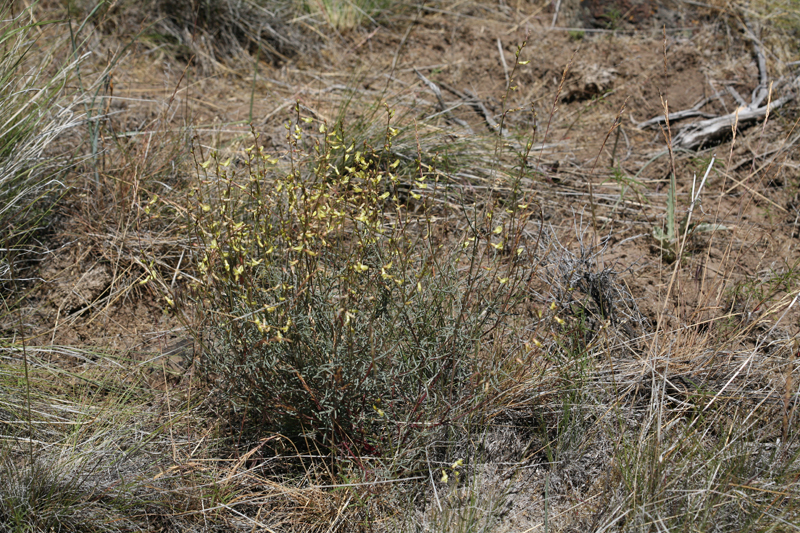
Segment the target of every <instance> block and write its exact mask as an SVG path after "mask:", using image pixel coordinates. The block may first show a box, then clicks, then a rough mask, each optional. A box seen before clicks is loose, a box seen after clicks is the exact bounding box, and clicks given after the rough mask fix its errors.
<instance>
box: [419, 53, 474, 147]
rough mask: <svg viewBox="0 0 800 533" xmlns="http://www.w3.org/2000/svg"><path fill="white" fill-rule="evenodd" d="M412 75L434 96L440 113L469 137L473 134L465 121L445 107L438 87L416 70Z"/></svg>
mask: <svg viewBox="0 0 800 533" xmlns="http://www.w3.org/2000/svg"><path fill="white" fill-rule="evenodd" d="M414 73H416V75H417V77H419V79H420V80H422V83H424V84H425V85H426V86H427V87H428V89H430V90H431V92H432V93H433V94H434V95H435V96H436V100H437V101H438V102H439V108H440V110H441V112H442V113H444V114H445V115H447V117H448V118H449V119H450V120H452V121H453V122H455V123H456V124H458V125H459V126H461V127H462V128H465V129H466V130H468V131H469V133H470V135H471V134H472V133H473V131H472V128H470V127H469V124H467V123H466V122H465V121H463V120H461V119H460V118H458V117H456V116H455V115H453V113H452V111H450V108H448V107H447V106H446V105H445V103H444V98H442V91H441V90H440V89H439V87H438V86H437V85H436V84H435V83H433V82H432V81H431V80H429V79H428V78H426V77H425V76H424V75H423V74H422V72H420V71H419V70H417V69H416V68H415V69H414Z"/></svg>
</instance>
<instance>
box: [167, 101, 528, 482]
mask: <svg viewBox="0 0 800 533" xmlns="http://www.w3.org/2000/svg"><path fill="white" fill-rule="evenodd" d="M287 128H288V135H287V139H288V149H287V151H286V152H285V153H281V154H278V153H269V152H268V151H267V150H265V149H264V148H263V147H261V146H259V143H258V137H257V136H255V139H254V143H253V145H252V146H250V147H247V148H246V149H244V150H243V152H242V156H241V158H240V161H239V163H238V164H237V163H236V162H235V161H234V159H233V158H232V157H231V158H229V157H227V156H223V155H221V154H219V153H216V152H213V153H211V154H210V155H208V154H203V153H201V151H200V150H199V149H196V150H195V155H196V157H197V160H198V182H197V186H196V187H195V188H194V190H193V200H194V205H193V207H191V209H190V211H191V224H192V225H193V227H194V231H195V232H196V236H197V242H198V244H199V247H198V250H197V257H196V261H197V264H198V269H199V272H200V274H201V276H202V280H201V281H200V282H199V283H197V284H195V285H194V287H193V288H192V289H191V291H188V293H186V294H184V295H179V294H174V295H170V296H168V297H167V298H168V303H169V304H170V305H175V306H176V307H177V308H179V309H180V310H182V311H184V313H183V316H187V314H188V312H187V311H188V310H189V309H190V306H188V305H182V304H189V303H193V304H194V307H191V308H193V309H196V310H198V313H199V317H198V318H199V319H198V320H197V321H195V322H192V323H189V321H188V319H187V323H189V324H190V326H191V327H192V329H193V331H194V333H195V334H196V336H197V337H198V338H200V339H202V342H203V344H204V350H203V357H202V360H201V363H202V365H201V366H202V369H203V370H204V371H205V372H206V374H207V375H208V376H209V378H211V379H213V380H214V382H215V384H216V386H217V387H218V390H219V391H220V392H221V394H222V396H223V397H224V399H225V400H227V402H228V403H229V405H230V408H231V411H230V412H231V413H232V416H233V417H234V420H236V425H237V427H239V425H240V424H242V425H244V426H245V427H247V428H250V429H251V430H254V431H257V432H258V433H259V434H263V433H265V432H266V433H272V434H276V433H279V434H282V435H284V436H286V437H288V438H290V439H292V440H293V441H295V443H296V444H297V445H298V446H302V447H306V448H307V449H308V448H309V447H310V449H316V450H328V451H329V452H332V453H334V454H336V455H339V456H346V457H353V458H357V457H363V456H380V457H389V458H391V461H392V462H393V465H394V466H392V467H391V468H392V469H395V468H401V469H405V468H413V464H412V463H413V461H411V462H408V459H411V458H413V456H414V455H415V454H417V455H418V454H419V453H421V452H420V439H423V440H424V439H425V436H426V435H428V436H430V434H431V432H436V431H438V430H440V429H441V430H443V431H447V430H448V429H450V428H452V426H453V425H457V424H462V423H465V421H466V419H467V418H468V417H469V413H472V412H475V410H476V409H477V406H479V405H480V404H481V403H482V402H484V401H487V398H490V397H491V396H492V395H494V394H497V393H496V392H495V391H498V390H500V387H499V386H498V383H499V382H500V381H501V380H502V379H504V374H503V372H501V371H495V372H488V371H486V369H487V368H491V367H492V366H493V364H492V363H491V361H488V360H487V359H486V357H487V355H486V353H485V350H484V344H490V345H492V346H493V348H492V353H494V354H500V353H502V352H503V350H502V347H501V346H500V345H501V344H502V343H503V342H506V340H505V339H509V342H510V339H511V338H513V335H512V332H513V328H514V325H513V324H512V322H511V316H512V315H511V313H510V312H509V310H510V309H511V308H512V307H513V305H514V304H515V298H516V296H515V291H516V292H519V291H517V289H518V286H519V284H520V283H521V280H522V278H523V273H522V268H521V266H519V262H517V261H513V260H510V259H509V258H508V256H509V255H512V256H513V255H514V252H513V250H514V249H515V248H514V245H515V244H514V243H515V242H517V241H518V240H519V235H520V233H521V232H520V231H519V230H518V229H515V226H514V223H513V220H515V219H512V218H511V217H510V216H509V215H507V214H506V212H505V210H503V212H502V213H498V214H496V215H494V218H492V215H491V214H489V213H484V214H483V215H478V214H476V215H475V216H474V217H469V220H466V221H464V224H463V225H462V228H463V229H462V230H461V231H462V232H463V238H462V239H460V240H459V241H458V242H455V243H453V244H448V245H445V244H442V243H441V242H439V241H437V240H436V239H435V237H434V236H433V235H432V230H431V217H432V215H431V212H433V211H434V207H432V206H435V204H433V202H430V201H429V200H430V199H431V198H432V197H434V196H435V194H436V191H437V186H438V185H437V181H436V177H435V175H436V174H435V172H434V173H429V172H423V171H422V168H420V172H419V174H418V176H417V178H416V179H415V180H414V184H413V186H412V187H413V188H412V189H411V194H413V195H415V196H417V197H418V198H419V199H420V202H421V203H422V204H423V208H421V209H417V212H418V213H421V214H416V215H415V214H413V213H412V212H410V211H409V210H407V209H406V208H405V206H404V205H403V203H402V200H401V199H400V198H399V197H398V191H397V185H398V183H399V181H400V179H399V178H398V177H397V176H396V174H395V173H394V170H395V169H396V168H397V166H398V165H399V161H398V160H396V159H393V158H391V157H385V155H386V154H391V145H392V141H393V139H394V138H395V136H396V135H397V133H398V130H397V129H396V128H395V127H394V126H393V125H392V124H391V123H390V122H387V124H386V129H385V136H384V143H383V146H380V147H378V148H372V147H369V146H367V145H362V146H356V145H354V144H351V145H349V146H347V145H343V144H342V143H343V141H342V139H343V136H342V134H341V132H342V131H343V128H342V127H339V128H333V127H329V126H328V125H327V124H325V123H324V122H323V123H321V122H317V121H315V120H314V119H312V118H310V117H304V116H301V115H300V107H299V106H298V107H297V108H296V116H295V118H294V120H293V121H292V122H290V123H287ZM309 128H313V129H314V131H316V132H318V133H319V134H321V137H320V138H318V141H317V142H315V143H311V144H304V143H303V142H302V141H303V139H304V137H305V136H306V135H307V130H308V129H309ZM345 128H346V126H345ZM426 202H427V203H426ZM503 217H505V220H506V222H503V220H501V219H502V218H503ZM489 224H491V225H489ZM509 249H510V250H512V252H511V253H510V254H509V253H507V250H509ZM197 324H200V325H197ZM499 332H504V334H503V335H501V334H499Z"/></svg>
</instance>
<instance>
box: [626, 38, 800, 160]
mask: <svg viewBox="0 0 800 533" xmlns="http://www.w3.org/2000/svg"><path fill="white" fill-rule="evenodd" d="M744 34H745V36H746V37H747V38H748V39H749V40H750V42H751V43H752V45H753V54H754V55H755V59H756V64H757V65H758V85H757V86H756V88H755V89H753V92H752V94H751V96H750V102H749V103H748V102H747V101H746V100H745V99H744V98H743V97H742V96H741V95H740V94H739V92H738V91H737V90H736V89H735V88H734V87H733V86H731V85H727V86H726V87H725V89H726V91H727V92H728V94H729V95H730V96H731V97H732V98H733V99H734V100H735V101H736V104H737V108H736V109H735V110H734V111H733V112H731V113H728V114H726V115H722V116H716V115H713V114H711V113H707V112H704V111H702V110H701V109H702V108H703V107H704V106H705V105H706V104H708V103H709V102H711V101H712V100H713V99H715V98H720V97H721V95H720V93H715V94H713V95H711V96H709V97H707V98H703V99H701V100H699V101H698V102H697V103H696V104H695V105H694V106H692V107H691V108H689V109H685V110H683V111H677V112H675V113H669V115H660V116H658V117H655V118H652V119H650V120H646V121H644V122H636V121H635V120H634V119H633V117H631V121H632V122H633V123H634V124H635V125H636V127H638V128H639V129H646V128H655V127H658V126H660V125H662V124H665V123H667V122H670V123H674V122H677V121H680V120H684V119H687V118H692V117H703V118H704V119H705V120H701V121H698V122H694V123H692V124H688V125H686V126H682V127H681V128H680V129H679V130H678V132H677V134H676V135H675V137H674V138H673V144H674V146H676V147H680V148H684V149H687V150H696V149H698V148H700V147H702V146H704V145H706V144H709V143H712V142H716V141H719V140H720V139H722V138H723V137H725V136H727V135H728V134H729V133H730V132H731V131H732V129H733V128H741V127H747V126H751V125H752V124H754V123H756V122H757V121H759V120H760V119H764V118H766V117H767V116H768V115H769V113H770V112H772V111H774V110H776V109H779V108H780V107H782V106H784V105H786V104H787V103H788V102H791V101H792V100H794V98H795V96H796V91H797V90H798V88H800V76H798V77H795V78H789V79H787V78H785V77H782V78H779V79H778V80H776V81H773V82H769V75H768V74H767V61H766V58H765V56H764V51H763V49H762V46H761V41H760V40H759V39H758V38H757V37H756V35H755V32H754V31H753V30H752V28H751V27H750V26H749V25H745V27H744ZM773 94H780V95H781V96H780V97H779V98H777V99H775V100H772V98H771V97H772V95H773ZM765 99H767V100H768V101H767V103H766V104H765V105H762V104H763V103H764V100H765Z"/></svg>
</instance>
